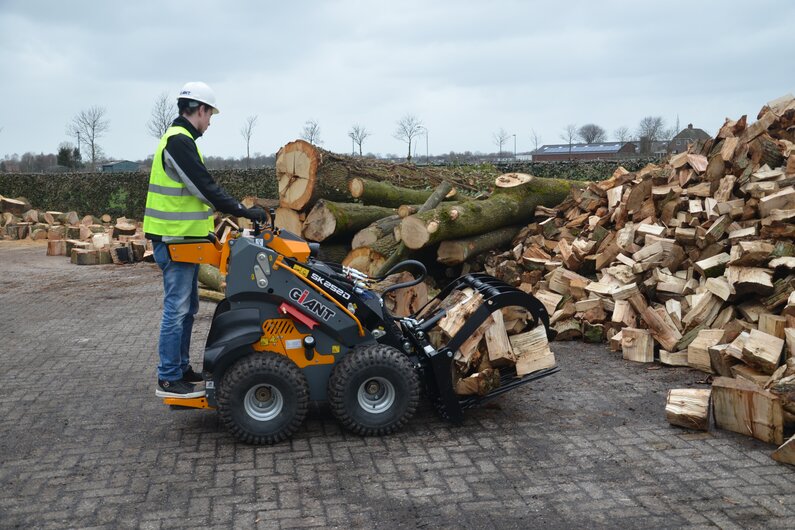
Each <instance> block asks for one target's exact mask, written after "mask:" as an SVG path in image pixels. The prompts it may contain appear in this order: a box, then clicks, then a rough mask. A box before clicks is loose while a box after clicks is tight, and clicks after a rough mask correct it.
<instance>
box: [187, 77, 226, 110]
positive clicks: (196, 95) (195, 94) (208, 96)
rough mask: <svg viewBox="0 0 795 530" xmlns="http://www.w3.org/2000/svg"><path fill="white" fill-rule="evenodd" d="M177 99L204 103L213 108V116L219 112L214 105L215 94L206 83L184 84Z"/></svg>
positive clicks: (193, 82) (192, 82)
mask: <svg viewBox="0 0 795 530" xmlns="http://www.w3.org/2000/svg"><path fill="white" fill-rule="evenodd" d="M177 99H192V100H194V101H199V102H201V103H206V104H207V105H210V106H211V107H212V108H213V114H218V113H219V112H221V111H219V110H218V107H217V106H216V105H215V92H213V89H212V88H210V87H209V86H207V83H202V82H201V81H191V82H189V83H185V86H183V87H182V90H180V91H179V97H178V98H177Z"/></svg>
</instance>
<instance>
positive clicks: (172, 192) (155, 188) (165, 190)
mask: <svg viewBox="0 0 795 530" xmlns="http://www.w3.org/2000/svg"><path fill="white" fill-rule="evenodd" d="M149 191H151V192H154V193H159V194H160V195H168V196H169V197H183V196H185V195H190V194H191V193H190V191H189V190H188V188H185V187H183V188H171V187H169V186H161V185H159V184H150V185H149Z"/></svg>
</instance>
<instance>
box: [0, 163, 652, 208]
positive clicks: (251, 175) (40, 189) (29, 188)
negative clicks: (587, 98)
mask: <svg viewBox="0 0 795 530" xmlns="http://www.w3.org/2000/svg"><path fill="white" fill-rule="evenodd" d="M655 161H656V160H651V159H633V160H616V161H572V162H523V163H510V164H496V167H497V170H498V171H500V172H511V171H518V172H522V173H530V174H531V175H536V176H538V177H547V178H566V179H572V180H603V179H605V178H607V177H609V176H610V175H611V174H612V173H613V171H615V169H616V168H617V167H618V166H619V165H621V166H624V167H625V168H626V169H627V170H629V171H637V170H639V169H641V168H642V167H643V166H645V165H646V164H648V163H649V162H655ZM210 172H211V173H212V175H213V177H214V178H215V179H216V181H217V182H218V183H219V184H220V185H221V186H222V187H223V188H224V189H226V191H228V192H229V194H230V195H232V196H233V197H237V198H243V197H245V196H246V195H255V196H257V197H262V198H270V199H275V198H277V197H278V191H277V188H276V175H275V169H274V168H262V169H232V170H211V171H210ZM148 182H149V175H147V174H145V173H65V174H38V173H37V174H21V173H0V195H4V196H6V197H25V198H26V199H28V200H29V201H30V203H31V204H32V205H33V206H34V207H36V208H39V209H43V210H58V211H69V210H74V211H76V212H78V213H79V214H81V215H85V214H88V213H90V214H94V215H101V214H105V213H108V214H110V215H113V216H121V215H123V216H125V217H131V218H134V219H141V218H142V217H143V211H144V205H145V204H146V189H147V184H148Z"/></svg>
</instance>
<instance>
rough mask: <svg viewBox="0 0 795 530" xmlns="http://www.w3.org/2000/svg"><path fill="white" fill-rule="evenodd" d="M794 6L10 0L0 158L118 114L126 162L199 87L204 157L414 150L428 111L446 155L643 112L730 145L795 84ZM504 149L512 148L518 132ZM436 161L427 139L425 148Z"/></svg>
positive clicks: (627, 120) (556, 136) (39, 147)
mask: <svg viewBox="0 0 795 530" xmlns="http://www.w3.org/2000/svg"><path fill="white" fill-rule="evenodd" d="M793 47H795V2H793V1H790V0H780V1H773V0H755V1H753V2H748V1H742V2H740V1H735V0H721V1H692V0H689V1H686V2H683V1H677V0H669V1H667V2H653V3H652V2H643V1H640V0H635V1H618V0H612V1H611V0H601V1H579V0H568V1H565V2H564V1H559V0H558V1H507V0H491V1H488V2H486V1H485V0H481V1H466V0H455V1H453V0H450V1H448V0H425V1H421V0H416V1H415V0H401V1H390V2H381V1H375V0H371V1H358V0H350V1H331V0H329V1H320V0H318V1H314V2H309V1H297V0H293V1H291V2H268V1H243V0H237V1H234V0H227V1H224V2H211V1H204V0H191V1H183V0H158V1H154V0H134V1H131V0H124V1H118V0H105V1H100V0H96V1H89V0H68V1H67V0H49V1H42V0H0V72H2V78H0V102H2V111H0V128H2V131H0V157H2V156H3V155H6V154H12V153H18V154H20V155H21V154H22V153H24V152H26V151H34V152H37V153H38V152H45V153H50V152H56V151H57V149H58V145H59V144H60V143H61V142H63V141H74V140H73V139H70V138H68V137H67V136H66V132H65V131H66V125H67V124H68V123H69V121H70V120H71V119H72V117H73V116H74V115H75V114H76V113H77V112H79V111H80V110H82V109H86V108H88V107H90V106H92V105H99V106H103V107H105V108H106V109H107V118H108V120H109V121H110V130H109V131H108V132H107V134H106V136H105V137H104V138H102V139H101V140H100V142H99V143H100V145H101V146H102V148H103V149H104V151H105V153H106V154H107V155H108V156H109V157H111V158H114V159H132V160H136V159H143V158H145V157H147V156H148V155H150V154H151V153H152V152H153V151H154V149H155V146H156V143H157V141H156V140H155V139H154V138H152V137H151V136H149V135H148V133H147V130H146V122H147V121H148V119H149V117H150V113H151V110H152V107H153V104H154V102H155V100H156V99H157V97H158V95H159V94H161V93H162V92H164V91H167V92H168V93H169V94H170V95H173V97H176V94H177V93H178V91H179V89H180V87H181V86H182V84H184V83H185V82H186V81H195V80H201V81H205V82H206V83H208V84H210V86H212V87H213V89H214V90H215V92H216V95H217V101H218V107H219V108H220V110H221V113H220V114H219V115H217V116H215V117H214V118H213V123H212V125H211V127H210V129H209V131H208V132H207V134H206V135H205V137H204V138H202V139H201V140H200V143H199V145H200V148H201V149H202V151H203V152H204V154H205V155H215V156H236V157H237V156H242V155H245V142H244V140H243V138H242V137H241V134H240V129H241V128H242V126H243V124H244V121H245V119H246V117H247V116H250V115H257V116H258V124H257V126H256V128H255V129H254V136H253V139H252V153H253V152H259V153H262V154H270V153H274V152H275V151H277V150H278V148H279V147H281V146H282V145H284V144H285V143H287V142H289V141H291V140H294V139H295V138H297V137H299V135H300V133H301V130H302V127H303V124H304V122H305V121H306V120H308V119H315V120H317V121H318V123H319V124H320V129H321V135H320V137H321V140H322V141H323V144H322V145H323V147H325V148H327V149H330V150H332V151H337V152H350V150H351V140H350V138H349V137H348V136H347V133H348V131H349V130H350V128H351V126H352V125H353V124H355V123H358V124H361V125H362V126H365V127H366V128H367V129H368V130H369V131H372V136H371V137H370V138H368V139H367V140H366V141H365V143H364V150H365V151H371V152H375V153H381V154H386V153H399V154H402V153H404V152H405V151H406V146H405V144H402V143H401V142H400V141H399V140H396V139H395V138H394V137H393V134H394V131H395V126H396V122H397V120H398V119H399V118H400V117H401V116H403V115H405V114H406V113H412V114H414V115H416V116H417V117H418V118H419V119H421V120H422V122H423V123H424V124H425V125H426V127H427V128H428V131H429V132H428V147H429V149H430V152H431V154H442V153H446V152H449V151H451V150H455V151H465V150H470V151H482V152H493V151H496V150H497V147H496V145H495V144H494V141H493V134H494V132H495V131H497V130H499V129H500V128H503V129H505V130H506V131H507V132H508V133H509V134H511V135H513V134H516V142H517V150H518V151H519V152H522V151H528V150H531V149H532V148H533V144H532V140H531V131H532V130H535V132H536V133H537V134H538V136H539V137H540V141H541V144H548V143H563V142H562V140H561V139H560V135H561V133H562V131H563V129H564V128H565V127H566V125H567V124H571V123H574V124H577V125H582V124H584V123H589V122H592V123H596V124H598V125H600V126H602V127H603V128H604V129H606V130H607V131H608V133H609V135H610V137H611V139H612V136H613V131H614V130H615V129H616V128H617V127H619V126H626V127H628V128H630V129H631V130H635V129H636V127H637V123H638V121H639V120H640V119H641V118H642V117H644V116H647V115H660V116H662V117H663V118H664V119H665V120H666V122H667V124H668V125H669V126H672V125H674V123H675V122H676V119H677V116H678V117H679V121H680V124H681V126H682V127H685V126H686V125H687V124H688V123H689V122H692V123H693V124H694V125H695V126H696V127H700V128H703V129H704V130H706V131H707V132H708V133H710V134H713V135H714V134H715V132H716V131H717V129H718V127H719V126H720V125H721V124H722V123H723V120H724V118H725V117H731V118H738V117H739V116H741V115H742V114H748V115H749V120H750V119H755V118H756V113H757V112H758V111H759V109H760V107H761V106H762V105H763V104H764V103H765V102H767V101H769V100H771V99H774V98H776V97H778V96H781V95H784V94H787V93H790V92H795V66H793V61H792V50H793ZM504 149H506V150H512V149H513V137H511V140H510V141H509V145H507V146H504ZM418 154H420V155H424V154H425V141H424V139H423V140H422V141H421V142H420V147H419V153H418Z"/></svg>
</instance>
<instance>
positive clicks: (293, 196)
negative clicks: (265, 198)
mask: <svg viewBox="0 0 795 530" xmlns="http://www.w3.org/2000/svg"><path fill="white" fill-rule="evenodd" d="M317 165H318V152H317V150H316V149H315V147H314V146H313V145H312V144H310V143H309V142H305V141H303V140H296V141H294V142H290V143H288V144H287V145H285V146H284V147H282V149H281V150H280V151H279V153H278V155H277V156H276V179H277V180H278V183H279V204H280V205H281V206H283V207H286V208H291V209H293V210H301V209H303V208H304V207H305V206H307V205H308V203H309V201H310V200H311V198H312V191H313V189H314V183H315V177H316V175H317Z"/></svg>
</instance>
